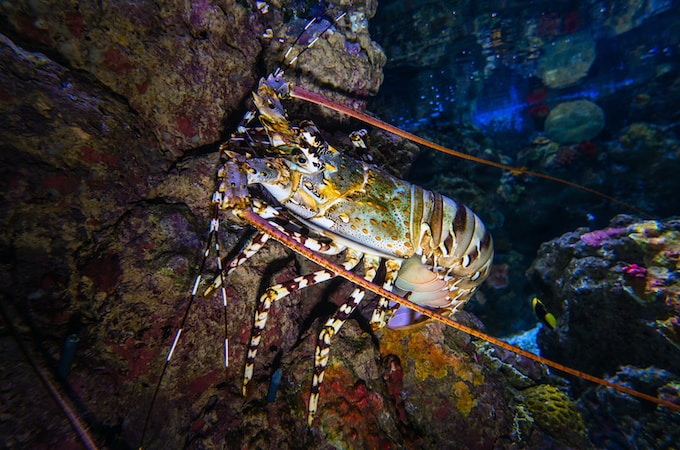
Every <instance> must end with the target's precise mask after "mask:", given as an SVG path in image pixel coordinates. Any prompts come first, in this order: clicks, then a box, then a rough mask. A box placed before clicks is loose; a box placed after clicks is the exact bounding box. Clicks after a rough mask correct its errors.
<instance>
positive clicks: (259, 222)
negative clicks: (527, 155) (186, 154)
mask: <svg viewBox="0 0 680 450" xmlns="http://www.w3.org/2000/svg"><path fill="white" fill-rule="evenodd" d="M235 214H237V215H238V216H239V217H241V218H242V219H244V220H245V221H247V222H248V223H249V224H250V225H252V226H253V227H255V228H257V229H258V230H260V231H262V232H264V233H267V234H268V235H270V236H271V237H272V238H274V239H275V240H277V241H278V242H280V243H282V244H283V245H285V246H286V247H288V248H290V249H291V250H293V251H295V252H297V253H299V254H301V255H303V256H304V257H306V258H308V259H309V260H311V261H313V262H315V263H316V264H318V265H320V266H321V267H323V268H325V269H327V270H330V271H331V272H333V273H335V274H337V275H340V276H341V277H343V278H345V279H346V280H348V281H350V282H352V283H354V284H356V285H358V286H360V287H362V288H364V289H366V290H369V291H371V292H374V293H375V294H377V295H379V296H381V297H385V298H388V299H390V300H392V301H393V302H396V303H399V304H400V305H403V306H406V307H407V308H410V309H412V310H414V311H416V312H419V313H420V314H423V315H425V316H427V317H429V318H431V319H434V320H436V321H438V322H441V323H443V324H445V325H448V326H450V327H453V328H455V329H457V330H460V331H462V332H464V333H467V334H469V335H471V336H474V337H476V338H479V339H483V340H485V341H487V342H490V343H492V344H493V345H496V346H498V347H501V348H504V349H506V350H509V351H511V352H514V353H517V354H518V355H521V356H524V357H525V358H529V359H531V360H533V361H537V362H539V363H542V364H545V365H546V366H549V367H552V368H553V369H557V370H559V371H561V372H564V373H567V374H569V375H573V376H575V377H578V378H582V379H584V380H588V381H591V382H593V383H596V384H599V385H602V386H606V387H609V388H612V389H615V390H617V391H619V392H623V393H625V394H629V395H632V396H634V397H637V398H640V399H643V400H647V401H650V402H653V403H656V404H658V405H661V406H665V407H667V408H669V409H671V410H673V411H678V412H680V404H675V403H672V402H670V401H667V400H662V399H660V398H657V397H653V396H651V395H648V394H644V393H642V392H638V391H636V390H634V389H630V388H627V387H625V386H620V385H618V384H614V383H612V382H610V381H607V380H604V379H602V378H598V377H595V376H593V375H589V374H587V373H584V372H581V371H580V370H576V369H572V368H571V367H567V366H564V365H562V364H560V363H557V362H555V361H552V360H549V359H546V358H544V357H542V356H539V355H535V354H533V353H531V352H528V351H526V350H524V349H521V348H519V347H516V346H514V345H511V344H508V343H507V342H504V341H501V340H500V339H496V338H494V337H492V336H489V335H488V334H486V333H483V332H481V331H479V330H475V329H474V328H470V327H468V326H465V325H462V324H460V323H458V322H456V321H454V320H453V319H451V318H449V317H446V316H442V315H441V314H437V313H436V312H434V311H431V310H429V309H427V308H424V307H422V306H420V305H417V304H415V303H413V302H411V301H409V300H406V299H405V298H402V297H399V296H398V295H396V294H394V293H392V292H390V291H387V290H385V289H383V288H382V287H380V286H377V285H375V284H373V283H371V282H370V281H367V280H366V279H364V278H362V277H360V276H358V275H355V274H354V273H352V272H350V271H348V270H345V269H344V268H343V267H340V266H337V265H335V264H333V263H331V262H330V261H328V260H327V259H325V258H324V257H322V256H321V255H319V254H317V253H314V252H313V251H311V250H309V249H307V248H306V247H304V246H302V245H301V244H300V243H298V242H297V241H295V240H294V239H292V238H291V237H289V236H287V235H286V234H284V233H282V232H281V231H279V230H278V229H276V228H274V227H273V226H271V225H270V224H269V223H268V222H267V221H266V220H264V219H263V218H261V217H260V216H258V215H257V214H255V213H254V212H253V211H250V210H240V211H235Z"/></svg>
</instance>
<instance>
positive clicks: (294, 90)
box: [290, 86, 653, 219]
mask: <svg viewBox="0 0 680 450" xmlns="http://www.w3.org/2000/svg"><path fill="white" fill-rule="evenodd" d="M290 96H291V97H294V98H298V99H300V100H304V101H307V102H310V103H314V104H315V105H321V106H324V107H326V108H328V109H332V110H333V111H336V112H339V113H342V114H345V115H348V116H350V117H354V118H355V119H358V120H361V121H362V122H364V123H367V124H369V125H372V126H374V127H378V128H380V129H383V130H385V131H388V132H390V133H392V134H396V135H397V136H400V137H403V138H405V139H408V140H409V141H411V142H415V143H416V144H420V145H424V146H425V147H429V148H431V149H433V150H437V151H439V152H442V153H446V154H447V155H452V156H455V157H458V158H461V159H466V160H468V161H474V162H477V163H480V164H484V165H487V166H491V167H496V168H499V169H503V170H507V171H509V172H510V173H511V174H513V175H515V176H518V175H530V176H532V177H537V178H544V179H546V180H550V181H554V182H556V183H560V184H566V185H567V186H571V187H574V188H576V189H580V190H582V191H586V192H589V193H591V194H593V195H596V196H598V197H602V198H604V199H607V200H609V201H610V202H612V203H616V204H617V205H620V206H623V207H625V208H628V209H629V210H631V211H634V212H635V213H637V214H640V215H641V216H644V217H647V218H650V219H653V217H652V216H651V215H650V214H649V213H647V212H645V211H643V210H641V209H640V208H637V207H636V206H633V205H631V204H629V203H626V202H623V201H621V200H619V199H617V198H614V197H612V196H610V195H607V194H604V193H602V192H600V191H597V190H595V189H591V188H589V187H586V186H583V185H580V184H578V183H574V182H572V181H568V180H564V179H562V178H558V177H553V176H551V175H546V174H544V173H540V172H534V171H532V170H529V169H527V168H526V167H514V166H508V165H505V164H501V163H498V162H495V161H489V160H488V159H484V158H479V157H477V156H472V155H468V154H465V153H462V152H459V151H456V150H452V149H450V148H447V147H444V146H443V145H439V144H437V143H435V142H432V141H428V140H427V139H424V138H421V137H420V136H416V135H415V134H413V133H409V132H408V131H404V130H402V129H400V128H397V127H395V126H394V125H390V124H389V123H387V122H383V121H382V120H380V119H377V118H375V117H373V116H370V115H368V114H366V113H363V112H360V111H356V110H354V109H352V108H348V107H346V106H343V105H340V104H337V103H335V102H332V101H330V100H328V99H327V98H324V97H322V96H321V95H319V94H316V93H314V92H310V91H308V90H306V89H304V88H301V87H297V86H292V87H291V89H290Z"/></svg>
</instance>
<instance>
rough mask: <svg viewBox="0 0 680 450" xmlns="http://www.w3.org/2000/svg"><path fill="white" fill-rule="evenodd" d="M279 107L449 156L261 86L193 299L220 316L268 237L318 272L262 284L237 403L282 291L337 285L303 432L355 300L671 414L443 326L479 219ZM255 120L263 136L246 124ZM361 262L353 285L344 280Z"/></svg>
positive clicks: (357, 137)
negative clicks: (295, 106)
mask: <svg viewBox="0 0 680 450" xmlns="http://www.w3.org/2000/svg"><path fill="white" fill-rule="evenodd" d="M286 97H297V98H302V99H305V100H308V101H312V102H315V103H318V104H322V105H324V106H330V107H332V108H334V109H337V110H339V111H341V112H345V113H348V114H351V115H353V116H355V117H358V118H360V119H362V120H365V121H367V122H368V123H371V124H374V125H378V126H381V127H382V128H384V129H387V130H389V131H395V132H397V133H398V134H400V135H402V136H406V137H408V138H411V139H413V140H415V141H416V142H419V143H421V144H426V145H428V146H431V147H434V148H437V149H439V150H443V151H446V152H447V153H452V151H450V150H448V149H443V148H440V147H438V146H436V145H433V144H431V143H428V142H426V141H424V140H422V139H420V138H415V137H413V136H411V135H408V133H404V132H402V131H400V130H395V129H394V128H393V127H390V126H388V125H385V124H382V123H380V122H379V121H377V120H376V119H373V118H369V117H368V116H365V115H363V114H361V113H356V112H354V111H351V110H348V109H347V108H344V107H341V106H337V105H330V104H329V102H327V101H325V100H322V99H320V98H319V97H318V96H316V95H315V94H311V93H309V92H307V91H304V90H303V89H300V88H296V87H294V86H292V85H290V84H289V83H287V82H286V81H285V79H284V78H283V77H282V73H281V72H277V73H275V74H274V75H271V76H269V77H268V78H265V79H262V80H261V81H260V83H259V87H258V90H257V92H255V93H254V94H253V98H254V103H255V106H256V108H257V113H256V114H253V113H251V114H248V115H247V116H246V118H245V119H244V122H243V123H242V125H241V126H240V127H239V131H238V132H237V133H236V134H234V135H233V136H232V138H231V139H230V140H229V141H227V142H226V143H225V144H223V145H222V146H221V148H220V158H221V162H220V165H219V168H218V171H217V175H216V180H217V189H216V190H215V192H214V194H213V196H212V208H213V219H212V221H211V228H210V231H211V233H210V238H209V242H208V244H207V246H206V250H205V252H204V262H203V263H202V264H201V266H203V265H204V264H205V258H206V257H207V256H208V254H209V253H210V246H211V242H212V240H213V239H215V249H216V250H217V254H218V256H217V265H218V269H219V271H220V274H219V276H218V278H217V279H216V280H215V281H214V283H213V284H212V285H211V286H209V287H208V288H207V289H206V290H205V291H204V292H203V296H209V295H212V294H213V293H214V292H215V291H219V292H220V295H221V297H222V299H223V305H224V308H225V314H226V308H227V299H228V294H227V291H226V277H227V276H228V275H229V274H230V273H232V272H233V271H234V270H235V269H236V268H237V267H238V266H239V265H241V264H242V263H243V262H244V261H246V260H247V259H248V258H250V257H251V256H253V255H254V254H255V253H256V252H257V251H258V250H260V249H261V248H262V247H263V246H264V244H265V243H266V241H267V240H268V239H269V238H273V239H275V240H277V241H279V242H281V243H283V244H284V245H285V246H287V247H289V248H291V249H292V250H294V251H295V252H297V253H300V254H302V255H304V256H306V257H307V258H309V259H311V260H312V261H314V262H316V263H317V264H319V265H321V266H322V267H323V269H321V270H318V271H316V272H314V273H312V274H308V275H302V276H299V277H297V278H295V279H293V280H290V281H288V282H284V283H281V284H276V285H273V286H270V287H268V288H267V289H266V290H265V292H264V294H263V295H262V296H261V297H260V299H259V302H258V305H257V307H256V312H255V319H254V324H253V330H252V334H251V337H250V343H249V346H248V352H247V355H246V358H245V373H244V381H243V388H242V392H243V394H244V395H246V393H247V387H248V384H249V382H250V381H251V379H252V377H253V370H254V369H253V368H254V360H255V356H256V353H257V350H258V346H259V344H260V342H261V336H262V333H263V330H264V328H265V324H266V321H267V317H268V313H269V310H270V307H271V305H272V303H273V302H275V301H278V300H280V299H282V298H283V297H285V296H286V295H288V294H289V293H290V292H291V291H294V290H299V289H302V288H304V287H308V286H311V285H315V284H318V283H321V282H324V281H327V280H329V279H331V278H333V277H335V276H337V275H340V276H342V277H344V278H346V279H348V280H350V281H352V282H353V283H355V284H356V285H357V287H356V288H355V289H354V291H353V292H352V293H351V294H350V295H349V299H348V300H347V301H346V302H345V303H343V304H342V305H341V306H340V307H339V308H338V310H337V311H336V312H335V314H334V315H333V316H332V317H331V318H330V319H328V320H327V322H326V323H325V325H324V326H323V329H322V331H321V333H320V334H319V338H318V343H317V347H316V350H315V363H314V375H313V378H312V387H311V395H310V399H309V405H308V414H307V424H308V426H310V427H311V426H313V421H314V416H315V414H316V411H317V403H318V399H319V388H320V386H321V384H322V382H323V378H324V371H325V368H326V365H327V363H328V359H329V347H330V343H331V339H332V337H333V336H334V335H335V334H337V332H338V331H339V329H340V327H341V326H342V325H343V323H344V322H345V321H346V320H347V319H348V318H349V316H350V315H351V314H352V313H353V311H354V310H355V308H356V307H357V306H358V305H359V303H360V302H361V301H362V299H363V297H364V295H365V291H366V290H370V291H372V292H374V293H376V294H378V296H379V297H380V300H379V302H378V305H377V307H376V308H375V311H374V313H373V316H372V318H371V324H372V325H373V327H374V328H379V327H382V326H385V325H386V323H387V321H388V320H389V317H390V315H391V313H392V312H393V310H394V308H392V307H391V306H390V304H389V302H390V301H392V302H394V303H398V304H401V305H404V306H406V307H408V308H410V309H412V310H414V311H417V312H418V313H420V314H422V315H424V316H427V317H430V318H434V319H435V320H437V321H440V322H442V323H444V324H446V325H449V326H452V327H454V328H457V329H460V330H463V331H465V332H466V333H469V334H471V335H473V336H477V337H479V338H481V339H485V340H487V341H489V342H491V343H493V344H496V345H498V346H502V347H504V348H507V349H510V350H512V351H514V352H516V353H518V354H520V355H523V356H526V357H528V358H531V359H534V360H536V361H539V362H542V363H545V364H547V365H549V366H551V367H554V368H557V369H559V370H562V371H564V372H567V373H569V374H572V375H575V376H579V377H581V378H585V379H588V380H590V381H593V382H595V383H599V384H602V385H605V386H609V387H612V388H615V389H617V390H620V391H622V392H625V393H628V394H631V395H635V396H638V397H640V398H643V399H646V400H649V401H652V402H656V403H659V404H662V405H664V406H666V407H669V408H672V409H676V410H677V409H678V406H677V405H675V404H673V403H670V402H666V401H663V400H659V399H657V398H655V397H653V396H649V395H646V394H642V393H639V392H636V391H634V390H632V389H629V388H627V387H623V386H617V385H614V384H612V383H609V382H607V381H605V380H601V379H599V378H596V377H592V376H590V375H587V374H583V373H581V372H578V371H576V370H573V369H570V368H567V367H564V366H562V365H560V364H557V363H554V362H551V361H549V360H546V359H544V358H541V357H539V356H536V355H533V354H531V353H528V352H526V351H524V350H521V349H518V348H516V347H512V346H509V345H508V344H505V343H503V342H502V341H499V340H497V339H494V338H491V337H489V336H487V335H485V334H484V333H481V332H479V331H477V330H474V329H472V328H469V327H466V326H463V325H460V324H458V323H456V322H455V321H453V320H452V319H450V318H448V317H447V316H448V315H449V314H450V313H452V312H454V311H455V310H456V309H457V308H458V307H460V306H461V305H463V304H464V303H465V302H466V301H467V300H468V299H469V298H470V296H471V295H472V294H473V293H474V291H475V290H476V288H477V287H478V286H479V285H480V284H481V283H482V282H483V281H484V279H485V278H486V276H487V275H488V273H489V268H490V265H491V261H492V258H493V245H492V239H491V236H490V235H489V233H488V232H487V231H486V229H485V227H484V225H483V223H482V222H481V220H480V219H479V218H478V217H477V216H476V215H475V214H474V213H473V212H472V211H471V210H470V209H469V208H467V207H466V206H464V205H462V204H459V203H457V202H456V201H454V200H451V199H448V198H446V197H444V196H442V195H439V194H436V193H432V192H429V191H426V190H424V189H422V188H419V187H418V186H415V185H412V184H410V183H407V182H404V181H401V180H399V179H397V178H395V177H393V176H392V175H390V174H388V173H386V172H384V171H381V170H380V169H378V168H377V167H374V166H372V165H370V164H367V163H363V162H359V161H356V160H354V159H352V158H349V157H348V156H347V155H345V154H344V153H343V152H341V151H339V150H337V149H335V148H334V147H333V146H331V145H330V144H329V143H328V142H327V141H326V140H325V139H324V138H323V137H322V136H321V134H320V132H319V131H318V129H317V128H316V126H315V125H314V124H313V123H312V122H311V121H303V122H301V123H300V124H299V126H292V125H291V124H290V123H289V121H288V118H287V115H286V112H285V109H284V107H283V105H282V103H281V99H282V98H286ZM255 117H257V118H258V119H259V121H260V123H261V124H262V127H263V128H253V127H248V126H247V125H248V123H249V122H250V121H251V120H252V119H254V118H255ZM350 138H351V140H352V142H354V143H355V145H357V146H361V147H363V146H365V142H364V140H363V138H362V133H361V132H357V133H353V134H352V136H351V137H350ZM251 151H252V152H257V153H258V154H257V156H256V157H253V156H252V155H251V154H250V152H251ZM453 153H454V154H457V155H458V156H460V154H458V153H456V152H453ZM468 159H475V158H468ZM493 165H496V166H499V167H502V168H504V169H508V170H512V171H513V172H514V173H524V174H533V175H536V176H543V175H541V174H535V173H533V172H530V171H528V170H525V169H522V168H509V167H507V166H503V165H501V164H495V163H494V164H493ZM543 177H545V178H551V177H548V176H543ZM559 181H560V182H562V181H561V180H559ZM567 184H571V183H568V182H567ZM255 185H258V186H261V187H263V188H264V190H265V191H266V192H267V194H266V195H265V196H261V197H255V196H253V195H252V194H251V192H250V190H249V187H253V186H255ZM576 187H579V188H582V187H581V186H576ZM582 189H583V188H582ZM585 189H586V190H589V189H587V188H585ZM589 191H590V190H589ZM591 192H592V191H591ZM272 199H273V200H272ZM610 199H611V198H610ZM611 200H614V201H615V199H611ZM221 210H227V211H229V212H230V213H232V214H233V215H234V216H235V217H236V218H238V219H240V220H244V221H246V222H247V223H249V224H250V225H252V226H253V227H254V228H255V229H256V230H257V231H256V232H255V233H254V234H252V235H251V236H250V237H249V239H248V240H247V242H246V243H245V244H244V246H243V248H242V249H241V250H240V251H239V252H238V253H237V254H236V255H235V256H234V257H233V258H230V259H227V260H225V261H223V260H222V259H221V258H220V256H219V244H217V240H216V239H217V237H216V235H217V232H218V230H219V227H220V220H219V211H221ZM343 251H344V252H345V253H344V259H343V261H342V262H341V263H340V265H337V264H332V263H330V262H329V261H328V260H326V259H325V258H324V257H322V256H320V255H321V254H323V255H336V254H339V253H341V252H343ZM362 261H363V266H364V274H363V277H361V276H358V275H356V274H354V273H352V272H351V270H352V269H354V268H355V267H357V266H358V265H359V263H360V262H362ZM383 262H384V265H385V267H386V275H385V279H384V282H383V285H382V287H380V286H377V285H375V284H373V280H374V278H375V277H376V274H377V272H378V269H379V267H380V264H381V263H383ZM200 282H201V274H199V276H198V277H197V278H196V280H195V282H194V286H193V289H192V292H191V301H190V304H191V302H192V301H193V299H194V297H195V296H196V295H197V294H198V289H199V286H200ZM395 292H396V293H401V294H404V293H405V294H406V297H400V296H399V295H397V294H396V293H395ZM187 312H188V308H187ZM442 314H444V315H442ZM184 320H186V314H185V317H184ZM184 320H183V322H182V325H181V326H180V328H179V330H178V332H177V334H176V336H175V339H174V342H173V344H172V347H171V349H170V351H169V353H168V356H167V358H166V362H165V365H164V367H163V371H162V373H161V375H160V377H159V382H158V384H157V386H156V390H155V392H154V395H153V399H152V402H151V406H150V407H149V410H148V415H147V418H146V422H147V423H148V421H149V417H150V415H151V413H152V409H153V404H154V402H155V399H156V396H157V394H158V391H159V388H160V383H161V380H162V378H163V376H164V374H165V371H166V369H167V367H168V364H169V362H170V359H171V357H172V355H173V353H174V351H175V348H176V346H177V344H178V342H179V339H180V336H181V333H182V329H183V325H184ZM225 320H226V316H225ZM225 327H226V324H225ZM225 365H226V367H228V366H229V345H228V340H226V339H225ZM145 429H146V424H145ZM143 441H144V435H142V437H141V441H140V447H141V444H143Z"/></svg>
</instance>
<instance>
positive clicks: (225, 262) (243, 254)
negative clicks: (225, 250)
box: [203, 232, 269, 298]
mask: <svg viewBox="0 0 680 450" xmlns="http://www.w3.org/2000/svg"><path fill="white" fill-rule="evenodd" d="M268 240H269V235H268V234H266V233H262V232H257V233H255V234H253V235H252V236H250V237H249V238H248V239H247V240H246V241H245V242H244V243H243V245H242V249H241V251H239V252H238V253H237V254H236V255H234V256H233V257H225V258H223V259H222V266H223V269H222V272H221V273H220V274H219V275H218V276H216V277H215V279H214V280H213V282H212V284H210V286H208V287H207V288H205V290H204V291H203V298H207V297H209V296H210V295H212V294H213V293H214V292H215V291H216V290H218V289H220V288H221V287H222V284H223V282H224V281H223V280H226V278H227V277H228V276H229V275H230V274H231V273H232V272H233V271H234V270H236V268H237V267H238V266H240V265H241V264H243V263H244V262H246V261H247V260H248V259H249V258H250V257H252V256H253V255H254V254H255V253H257V252H259V251H260V249H261V248H262V247H263V246H264V244H266V243H267V241H268Z"/></svg>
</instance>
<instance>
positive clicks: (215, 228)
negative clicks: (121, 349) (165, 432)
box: [139, 175, 229, 450]
mask: <svg viewBox="0 0 680 450" xmlns="http://www.w3.org/2000/svg"><path fill="white" fill-rule="evenodd" d="M215 184H216V188H215V193H214V194H213V196H212V199H211V204H212V219H211V220H210V232H209V233H208V239H207V241H206V244H205V248H204V250H203V255H202V256H201V263H200V265H199V269H198V274H197V275H196V278H195V279H194V284H193V287H192V289H191V292H190V293H189V295H188V296H187V298H188V303H187V306H186V308H185V309H184V315H183V316H182V320H181V322H180V324H179V327H178V328H177V332H176V333H175V339H174V340H173V342H172V346H171V347H170V350H169V351H168V356H167V357H166V358H165V362H164V363H163V368H162V369H161V373H160V375H159V376H158V381H157V382H156V387H155V388H154V391H153V397H151V403H150V404H149V407H148V409H147V412H146V417H145V419H144V427H143V428H142V435H141V437H140V438H139V448H140V450H141V448H142V447H143V445H144V438H145V436H146V431H147V429H148V427H149V421H150V419H151V413H152V412H153V407H154V405H155V403H156V399H157V398H158V393H159V392H160V388H161V383H162V382H163V378H165V373H166V372H167V370H168V367H169V366H170V360H171V359H172V355H173V354H174V352H175V348H177V344H178V343H179V339H180V336H181V335H182V332H183V330H184V326H185V325H186V322H187V318H188V317H189V312H190V311H191V306H192V305H193V303H194V300H195V299H196V292H197V291H198V286H199V284H200V283H201V278H202V275H203V272H204V270H205V266H206V263H207V261H208V256H210V248H211V244H212V241H213V240H214V241H215V247H214V248H215V256H216V259H217V269H218V270H219V275H218V278H219V280H220V284H221V286H220V293H221V296H222V304H223V308H224V313H223V316H224V369H225V378H226V377H227V369H228V368H229V333H228V327H227V323H228V321H227V292H226V289H225V286H226V282H225V277H226V275H225V270H224V268H223V267H222V257H221V255H220V243H219V239H218V232H219V224H220V220H219V210H220V203H221V201H222V196H221V193H220V192H219V186H220V178H219V175H217V176H216V180H215Z"/></svg>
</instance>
